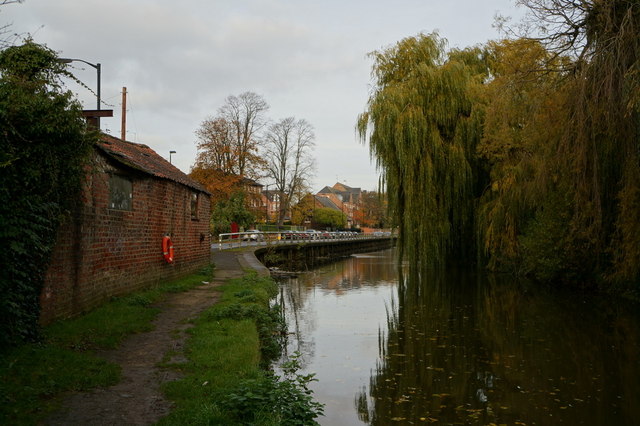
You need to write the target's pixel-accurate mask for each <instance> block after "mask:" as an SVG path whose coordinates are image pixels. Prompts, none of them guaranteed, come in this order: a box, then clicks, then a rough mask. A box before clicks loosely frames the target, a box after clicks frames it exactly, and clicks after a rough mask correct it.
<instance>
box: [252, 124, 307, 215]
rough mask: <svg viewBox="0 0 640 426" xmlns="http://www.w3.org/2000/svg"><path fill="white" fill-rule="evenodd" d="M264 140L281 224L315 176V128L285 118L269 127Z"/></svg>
mask: <svg viewBox="0 0 640 426" xmlns="http://www.w3.org/2000/svg"><path fill="white" fill-rule="evenodd" d="M264 143H265V146H264V160H265V170H266V176H267V178H268V179H270V180H271V181H273V182H274V187H275V190H276V191H278V193H279V195H280V212H279V214H278V224H280V225H282V224H283V222H284V217H285V213H286V212H287V211H288V210H289V209H290V207H291V205H292V204H293V203H295V202H296V200H297V199H300V198H301V197H302V195H303V193H304V191H305V190H306V189H307V184H308V181H309V179H310V178H311V177H312V176H313V172H314V165H315V164H314V159H313V157H312V156H311V152H312V150H313V147H314V145H315V135H314V133H313V127H312V126H311V124H309V123H308V122H307V121H306V120H304V119H295V118H294V117H288V118H284V119H282V120H280V121H278V122H276V123H273V124H272V125H271V126H269V129H268V130H267V132H266V133H265V141H264Z"/></svg>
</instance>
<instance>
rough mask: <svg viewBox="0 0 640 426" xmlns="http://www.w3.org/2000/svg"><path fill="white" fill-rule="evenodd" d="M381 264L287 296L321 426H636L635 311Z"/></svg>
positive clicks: (305, 284)
mask: <svg viewBox="0 0 640 426" xmlns="http://www.w3.org/2000/svg"><path fill="white" fill-rule="evenodd" d="M387 254H388V255H387ZM387 254H385V255H384V256H385V257H380V256H383V255H382V254H376V256H378V257H369V258H352V259H349V260H346V261H345V262H340V263H337V264H333V265H331V266H329V267H325V268H321V269H318V270H316V271H315V272H313V273H310V274H308V275H306V276H304V277H300V278H299V279H298V280H293V281H292V282H291V283H289V284H287V285H284V286H283V287H282V293H281V298H282V299H283V300H282V301H284V302H285V303H284V305H285V307H286V310H287V316H288V321H289V324H290V329H291V330H292V331H295V332H296V334H295V335H293V336H292V338H291V342H290V350H299V351H300V352H302V353H303V355H304V356H303V358H304V360H305V362H306V368H307V370H306V371H309V372H316V373H317V378H318V379H319V382H318V383H316V384H315V385H316V386H315V387H314V391H315V395H316V397H317V398H318V399H319V400H320V401H321V402H324V403H326V404H327V407H326V409H325V413H326V418H324V419H320V422H321V423H322V424H326V425H333V424H336V425H349V424H354V425H355V424H372V425H388V424H421V423H425V422H434V423H435V422H436V421H437V422H438V423H439V424H449V423H454V424H490V423H495V424H527V425H531V424H588V425H594V424H602V425H605V424H606V425H609V424H616V425H625V424H637V422H638V420H639V419H640V405H639V404H637V401H638V397H637V395H638V394H639V391H640V364H639V363H638V355H640V335H639V325H640V318H639V317H638V314H637V306H626V304H624V303H621V302H615V303H614V302H612V301H603V300H602V299H601V298H589V297H584V296H579V295H578V294H577V293H563V292H559V291H557V290H553V291H552V290H547V289H542V288H540V287H539V286H534V285H529V284H527V283H521V282H514V280H513V279H509V278H504V277H486V276H484V275H475V274H471V273H463V272H460V271H448V272H446V273H442V274H439V275H435V274H431V275H427V274H422V278H421V279H419V280H418V279H406V280H405V279H400V280H398V278H397V267H396V266H394V264H393V261H392V257H390V256H392V254H391V253H387Z"/></svg>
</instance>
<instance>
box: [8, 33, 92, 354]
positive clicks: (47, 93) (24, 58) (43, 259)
mask: <svg viewBox="0 0 640 426" xmlns="http://www.w3.org/2000/svg"><path fill="white" fill-rule="evenodd" d="M62 76H67V77H70V78H73V76H72V75H71V74H70V73H69V72H68V71H67V70H66V68H65V65H64V64H62V63H59V62H58V60H57V56H56V54H55V52H53V51H52V50H51V49H49V48H47V47H45V46H42V45H39V44H36V43H34V42H33V41H32V40H26V41H25V42H24V44H23V45H21V46H11V47H8V48H6V49H4V50H2V51H1V52H0V223H2V226H1V227H0V246H1V247H3V248H4V254H3V255H2V256H0V294H1V295H2V297H0V347H8V346H10V345H12V344H15V343H17V342H20V341H24V340H33V339H36V338H37V336H38V317H39V296H40V291H41V289H42V283H43V279H44V274H45V272H46V268H47V265H48V262H49V258H50V255H51V252H52V250H53V246H54V244H55V241H56V231H57V229H58V227H59V225H60V224H61V222H62V221H63V220H64V219H65V218H68V217H69V216H70V214H71V212H72V211H73V209H74V206H75V205H76V203H77V202H78V200H79V193H80V189H81V185H82V182H83V178H84V176H85V172H86V165H87V164H88V159H89V156H90V153H91V147H92V145H93V143H94V141H95V140H96V138H97V132H94V131H88V130H87V127H86V124H85V121H84V119H83V118H82V114H81V112H82V108H81V106H80V104H79V103H78V102H77V101H76V100H75V99H74V98H73V95H72V94H71V92H69V91H67V90H64V88H63V86H62V83H61V77H62Z"/></svg>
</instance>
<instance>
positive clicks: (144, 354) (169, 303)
mask: <svg viewBox="0 0 640 426" xmlns="http://www.w3.org/2000/svg"><path fill="white" fill-rule="evenodd" d="M252 257H253V256H251V255H247V254H246V253H242V252H214V255H213V261H214V263H215V266H216V268H215V273H214V279H213V280H212V281H211V282H210V283H207V284H203V285H202V286H200V287H197V288H195V289H192V290H190V291H188V292H185V293H179V294H172V295H170V296H169V297H168V299H166V300H165V301H164V302H163V303H162V305H161V307H162V311H161V313H160V314H159V315H158V317H157V318H156V319H155V321H154V322H153V324H154V329H153V330H152V331H150V332H147V333H140V334H135V335H132V336H130V337H129V338H127V339H126V340H125V341H124V342H123V344H122V345H121V346H120V347H119V348H118V349H116V350H112V351H106V352H103V353H100V354H99V355H100V356H103V357H104V358H106V359H107V360H109V361H112V362H115V363H118V364H120V366H121V367H122V380H121V381H120V383H118V384H116V385H114V386H111V387H109V388H106V389H97V390H93V391H91V392H85V393H77V394H73V395H71V396H69V397H68V398H67V399H66V400H65V401H64V403H63V408H62V409H61V410H60V411H59V412H56V413H54V415H53V416H51V417H50V418H49V419H48V421H47V422H46V424H50V425H148V424H153V423H155V422H157V421H158V420H159V419H160V418H161V417H163V416H165V415H167V414H168V413H169V411H170V410H171V403H170V402H169V401H167V400H166V399H165V398H164V397H163V395H162V392H161V391H160V387H161V385H162V384H163V383H165V382H167V381H171V380H176V379H177V378H178V374H177V373H175V372H173V371H171V370H164V369H161V368H159V367H157V364H158V363H159V362H160V361H162V360H163V358H164V356H165V354H167V353H170V354H171V355H172V356H171V358H170V362H181V361H183V360H184V356H183V351H182V348H183V346H184V343H185V341H186V338H187V333H186V332H185V331H186V330H187V329H188V328H190V327H191V324H189V319H192V318H195V317H197V316H198V315H199V314H200V313H201V312H202V311H204V310H205V309H206V308H208V307H209V306H211V305H212V304H214V303H215V302H216V300H217V298H218V293H217V292H216V291H215V288H216V287H217V286H219V285H220V284H221V283H223V282H224V281H226V280H227V279H230V278H235V277H240V276H242V275H243V273H244V272H243V268H247V267H249V268H251V267H255V269H260V266H261V265H260V264H259V263H258V264H254V259H255V258H253V259H252ZM260 272H262V273H263V272H264V271H260Z"/></svg>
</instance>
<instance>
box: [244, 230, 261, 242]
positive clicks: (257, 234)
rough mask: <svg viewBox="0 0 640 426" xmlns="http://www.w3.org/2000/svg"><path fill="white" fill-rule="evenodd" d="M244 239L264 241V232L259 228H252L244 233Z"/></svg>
mask: <svg viewBox="0 0 640 426" xmlns="http://www.w3.org/2000/svg"><path fill="white" fill-rule="evenodd" d="M242 241H264V234H263V233H262V231H258V230H257V229H250V230H248V231H245V232H244V233H243V234H242Z"/></svg>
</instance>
